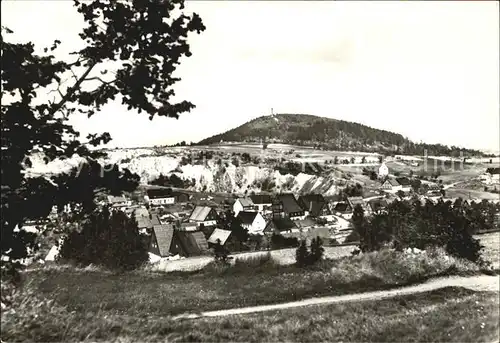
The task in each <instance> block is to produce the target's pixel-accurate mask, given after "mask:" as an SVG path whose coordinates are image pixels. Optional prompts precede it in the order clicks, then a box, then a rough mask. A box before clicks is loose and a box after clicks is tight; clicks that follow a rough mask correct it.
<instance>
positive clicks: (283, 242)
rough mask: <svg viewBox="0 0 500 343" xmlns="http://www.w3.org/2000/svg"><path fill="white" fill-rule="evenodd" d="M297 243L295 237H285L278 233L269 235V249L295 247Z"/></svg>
mask: <svg viewBox="0 0 500 343" xmlns="http://www.w3.org/2000/svg"><path fill="white" fill-rule="evenodd" d="M299 245H300V243H299V240H298V239H297V237H285V236H282V235H278V234H273V235H272V236H271V249H286V248H296V247H298V246H299Z"/></svg>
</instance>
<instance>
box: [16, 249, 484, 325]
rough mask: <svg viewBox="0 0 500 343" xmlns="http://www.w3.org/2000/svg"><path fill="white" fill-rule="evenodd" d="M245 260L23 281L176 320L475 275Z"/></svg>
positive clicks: (383, 258) (422, 266) (431, 266)
mask: <svg viewBox="0 0 500 343" xmlns="http://www.w3.org/2000/svg"><path fill="white" fill-rule="evenodd" d="M246 260H247V262H243V263H238V264H237V266H234V267H225V266H219V265H216V264H213V263H212V264H209V265H208V266H206V267H205V268H204V269H203V270H201V271H198V272H173V273H154V272H148V271H137V272H130V273H124V274H114V273H109V272H104V271H99V270H78V269H74V268H69V269H68V268H53V269H42V270H38V271H31V272H29V273H28V274H27V275H26V276H27V278H28V280H29V281H30V282H31V284H30V285H29V286H28V287H29V288H32V289H35V290H36V292H37V293H39V294H40V295H42V296H46V297H48V298H49V299H55V301H56V302H57V303H58V304H61V305H65V306H68V307H69V308H70V309H71V310H76V311H88V312H95V313H97V312H99V311H101V310H105V311H108V312H110V313H114V314H124V313H127V314H129V315H141V314H144V313H148V314H156V315H175V314H180V313H185V312H196V311H210V310H220V309H225V308H233V307H235V306H238V307H247V306H257V305H266V304H273V303H279V302H287V301H295V300H300V299H305V298H310V297H317V296H324V295H342V294H350V293H359V292H366V291H374V290H383V289H389V288H394V287H399V286H402V285H407V284H412V283H417V282H422V281H425V280H427V279H428V278H430V277H433V276H442V275H455V274H457V273H458V274H462V273H465V274H471V273H472V274H476V273H479V272H480V269H479V268H478V267H477V266H476V265H474V264H472V263H469V262H466V261H462V260H456V259H454V258H449V257H446V255H444V254H443V253H442V251H441V250H437V251H434V252H432V251H431V252H429V253H428V254H425V255H418V256H414V255H408V254H406V253H398V252H394V251H392V252H391V251H381V252H377V253H370V254H363V255H359V256H348V257H343V258H339V259H337V260H324V261H322V262H321V263H319V264H318V265H317V266H314V267H313V268H306V269H303V268H298V267H296V266H295V265H290V266H280V265H279V264H278V263H276V262H275V261H273V260H272V259H266V258H265V257H264V258H262V257H261V258H257V257H255V256H254V257H253V258H252V259H250V260H248V259H246Z"/></svg>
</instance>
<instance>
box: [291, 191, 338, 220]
mask: <svg viewBox="0 0 500 343" xmlns="http://www.w3.org/2000/svg"><path fill="white" fill-rule="evenodd" d="M298 203H299V204H300V206H301V207H302V209H303V210H304V211H305V212H306V214H307V215H309V216H311V217H321V216H328V215H331V212H330V210H329V209H328V206H327V203H326V200H325V198H324V197H323V195H321V194H307V195H302V196H300V197H299V199H298Z"/></svg>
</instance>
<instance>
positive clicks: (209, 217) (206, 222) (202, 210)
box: [188, 206, 218, 227]
mask: <svg viewBox="0 0 500 343" xmlns="http://www.w3.org/2000/svg"><path fill="white" fill-rule="evenodd" d="M217 218H218V215H217V212H216V211H215V209H214V208H213V207H209V206H196V207H195V208H194V209H193V212H191V215H190V216H189V219H188V221H189V222H191V223H197V224H198V226H200V225H201V224H203V226H205V227H207V226H215V225H217Z"/></svg>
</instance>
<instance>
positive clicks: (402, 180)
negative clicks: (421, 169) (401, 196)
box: [396, 176, 411, 192]
mask: <svg viewBox="0 0 500 343" xmlns="http://www.w3.org/2000/svg"><path fill="white" fill-rule="evenodd" d="M396 181H397V182H398V183H399V184H400V185H401V190H402V191H403V192H409V191H410V189H411V180H410V179H409V178H407V177H404V176H403V177H398V178H396Z"/></svg>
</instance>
